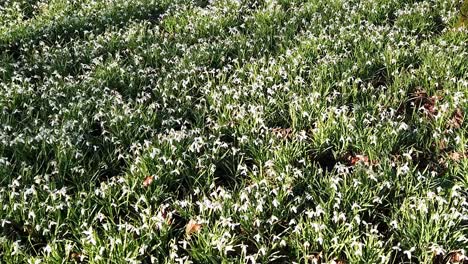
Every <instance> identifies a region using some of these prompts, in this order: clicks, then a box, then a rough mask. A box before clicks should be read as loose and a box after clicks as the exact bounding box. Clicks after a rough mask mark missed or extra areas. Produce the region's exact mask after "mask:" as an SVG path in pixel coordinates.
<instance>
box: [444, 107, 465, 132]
mask: <svg viewBox="0 0 468 264" xmlns="http://www.w3.org/2000/svg"><path fill="white" fill-rule="evenodd" d="M464 119H465V118H464V116H463V111H462V110H461V109H460V108H457V109H456V110H455V112H454V113H453V116H452V118H451V119H450V121H449V123H448V124H449V127H451V128H455V129H458V128H460V127H461V125H462V124H463V121H464Z"/></svg>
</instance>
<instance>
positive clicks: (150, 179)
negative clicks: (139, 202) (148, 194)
mask: <svg viewBox="0 0 468 264" xmlns="http://www.w3.org/2000/svg"><path fill="white" fill-rule="evenodd" d="M153 181H154V176H148V177H146V178H145V180H144V181H143V187H148V186H150V185H151V183H153Z"/></svg>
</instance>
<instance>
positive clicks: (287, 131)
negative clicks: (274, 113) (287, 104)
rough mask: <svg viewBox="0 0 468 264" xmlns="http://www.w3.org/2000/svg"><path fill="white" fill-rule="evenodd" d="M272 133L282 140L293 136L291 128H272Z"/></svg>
mask: <svg viewBox="0 0 468 264" xmlns="http://www.w3.org/2000/svg"><path fill="white" fill-rule="evenodd" d="M271 132H273V134H275V135H276V136H277V137H278V138H282V139H288V138H290V137H291V135H292V129H291V128H281V127H277V128H272V129H271Z"/></svg>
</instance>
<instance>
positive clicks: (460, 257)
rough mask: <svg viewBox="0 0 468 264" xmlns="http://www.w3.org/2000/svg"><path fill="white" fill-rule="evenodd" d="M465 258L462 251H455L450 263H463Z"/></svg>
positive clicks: (451, 254)
mask: <svg viewBox="0 0 468 264" xmlns="http://www.w3.org/2000/svg"><path fill="white" fill-rule="evenodd" d="M463 260H465V258H464V257H463V255H462V253H461V252H460V251H455V252H452V253H450V262H451V263H461V262H462V261H463Z"/></svg>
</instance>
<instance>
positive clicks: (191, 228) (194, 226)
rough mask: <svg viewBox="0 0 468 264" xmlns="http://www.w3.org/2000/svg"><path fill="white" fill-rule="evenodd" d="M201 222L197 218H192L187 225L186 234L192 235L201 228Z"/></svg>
mask: <svg viewBox="0 0 468 264" xmlns="http://www.w3.org/2000/svg"><path fill="white" fill-rule="evenodd" d="M201 227H202V226H201V224H198V223H197V222H196V221H195V220H193V219H191V220H190V221H189V222H188V224H187V225H186V226H185V234H186V235H187V236H190V235H191V234H193V233H197V232H198V231H200V229H201Z"/></svg>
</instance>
